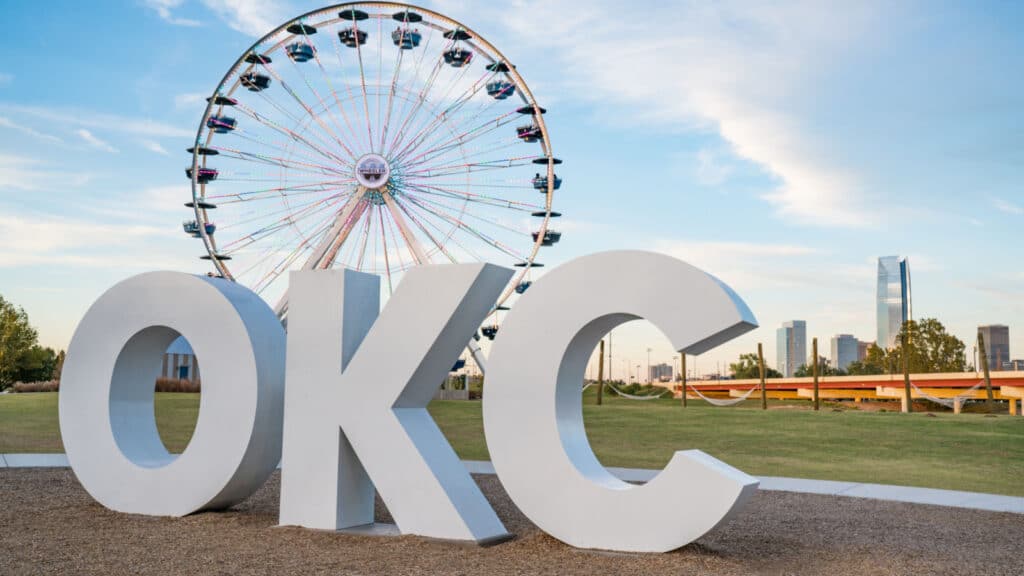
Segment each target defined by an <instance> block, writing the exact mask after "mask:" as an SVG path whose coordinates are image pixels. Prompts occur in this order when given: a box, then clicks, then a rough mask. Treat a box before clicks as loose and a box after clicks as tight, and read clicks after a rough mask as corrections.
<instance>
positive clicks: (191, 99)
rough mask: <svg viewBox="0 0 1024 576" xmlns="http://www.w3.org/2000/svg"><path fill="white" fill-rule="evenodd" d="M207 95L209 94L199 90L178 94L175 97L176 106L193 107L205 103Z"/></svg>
mask: <svg viewBox="0 0 1024 576" xmlns="http://www.w3.org/2000/svg"><path fill="white" fill-rule="evenodd" d="M207 96H208V94H201V93H199V92H188V93H185V94H178V95H177V96H175V97H174V107H175V108H176V109H178V110H182V109H185V108H193V107H196V106H198V105H200V104H202V103H204V102H205V101H206V97H207Z"/></svg>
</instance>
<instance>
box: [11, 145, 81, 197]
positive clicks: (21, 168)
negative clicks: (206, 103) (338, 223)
mask: <svg viewBox="0 0 1024 576" xmlns="http://www.w3.org/2000/svg"><path fill="white" fill-rule="evenodd" d="M93 177H94V175H93V174H89V173H84V172H62V171H61V170H60V169H59V168H55V167H53V166H52V165H50V164H46V163H44V162H42V161H41V160H37V159H35V158H28V157H25V156H12V155H7V154H0V190H2V191H4V192H7V191H10V190H16V191H22V192H42V191H60V192H66V191H67V189H69V188H81V187H82V186H85V185H86V184H88V183H89V181H90V180H92V179H93Z"/></svg>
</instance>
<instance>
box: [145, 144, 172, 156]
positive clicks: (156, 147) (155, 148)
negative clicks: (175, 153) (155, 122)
mask: <svg viewBox="0 0 1024 576" xmlns="http://www.w3.org/2000/svg"><path fill="white" fill-rule="evenodd" d="M139 144H142V147H143V148H145V149H146V150H149V151H150V152H153V153H156V154H161V155H163V156H169V155H170V152H168V151H167V149H166V148H164V147H163V146H162V145H161V144H160V143H159V142H157V141H156V140H140V141H139Z"/></svg>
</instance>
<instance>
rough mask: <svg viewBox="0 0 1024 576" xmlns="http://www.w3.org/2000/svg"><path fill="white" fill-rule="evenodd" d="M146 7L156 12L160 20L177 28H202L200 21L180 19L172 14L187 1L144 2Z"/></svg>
mask: <svg viewBox="0 0 1024 576" xmlns="http://www.w3.org/2000/svg"><path fill="white" fill-rule="evenodd" d="M144 3H145V5H146V6H148V7H150V8H152V9H153V10H155V11H156V13H157V15H159V16H160V18H161V19H162V20H163V21H165V22H167V23H169V24H174V25H175V26H202V24H203V23H202V22H200V21H198V20H190V19H188V18H178V17H176V16H175V15H174V14H172V13H171V10H173V9H175V8H178V7H179V6H181V5H182V4H184V3H185V0H144Z"/></svg>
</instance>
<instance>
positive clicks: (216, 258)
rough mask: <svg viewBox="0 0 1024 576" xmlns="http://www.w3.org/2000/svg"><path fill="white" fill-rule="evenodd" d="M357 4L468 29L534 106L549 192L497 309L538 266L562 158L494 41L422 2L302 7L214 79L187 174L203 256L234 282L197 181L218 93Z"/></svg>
mask: <svg viewBox="0 0 1024 576" xmlns="http://www.w3.org/2000/svg"><path fill="white" fill-rule="evenodd" d="M357 7H366V8H376V9H380V10H381V11H383V10H387V9H397V10H398V12H399V13H400V12H401V11H403V10H404V11H406V13H407V14H408V13H410V12H415V13H418V14H420V15H425V16H428V17H429V19H430V21H431V22H428V21H427V20H426V19H424V20H423V22H422V24H423V25H425V26H433V27H434V28H435V29H436V30H444V29H443V28H440V27H438V26H437V25H436V23H440V24H444V25H448V26H450V28H449V29H448V30H446V31H445V33H446V35H447V33H450V32H453V31H464V32H463V33H464V34H466V35H467V37H468V40H467V44H469V45H470V46H472V47H474V48H476V49H477V51H478V53H479V54H481V55H482V56H483V57H484V58H485V59H487V60H488V61H489V62H490V64H491V65H494V66H495V67H497V68H499V69H500V70H501V71H502V72H503V73H504V74H507V75H508V76H509V77H510V78H511V79H512V80H513V82H514V84H515V88H516V89H517V91H518V93H519V94H518V96H519V98H520V99H521V100H522V101H523V103H524V106H523V108H521V109H520V110H519V111H520V113H522V110H525V109H532V111H533V114H532V118H533V120H534V122H535V124H536V125H537V127H538V128H539V130H540V134H541V138H540V139H539V142H540V144H541V152H542V153H541V154H540V155H538V156H536V158H534V162H535V163H537V164H541V163H542V162H541V161H543V164H545V165H546V180H547V188H548V189H547V191H546V193H545V195H544V196H545V197H544V206H543V213H544V216H543V218H542V219H541V220H540V226H539V234H535V238H534V241H533V243H532V245H531V248H530V250H529V251H528V253H526V254H525V258H523V260H522V261H520V262H515V263H514V264H515V265H516V266H517V267H522V271H518V272H517V273H516V274H514V276H513V280H512V281H511V282H510V283H509V285H508V286H507V287H506V289H505V290H504V291H503V292H502V294H501V296H500V297H499V299H498V301H497V303H496V305H495V308H496V309H498V308H500V307H502V304H503V303H505V302H506V301H507V300H508V299H509V297H510V296H512V294H513V293H514V292H515V287H516V286H517V285H518V284H519V283H520V282H522V280H523V279H524V278H526V277H527V275H528V274H529V272H530V270H531V269H532V268H534V267H537V266H540V264H539V263H536V260H537V257H538V254H539V251H540V248H541V247H542V246H544V245H545V244H544V243H543V238H544V236H545V234H546V232H547V231H548V230H549V226H550V219H551V218H552V215H553V214H557V213H555V212H553V211H552V203H553V197H554V191H555V188H556V185H555V179H556V176H555V174H554V165H555V164H556V163H559V162H560V161H558V160H557V159H556V158H555V157H554V155H553V152H552V146H551V140H550V133H549V132H548V129H547V125H546V122H545V120H544V114H543V113H544V111H545V110H544V109H543V108H542V107H540V106H539V104H538V103H537V102H536V98H535V97H534V95H533V93H532V91H531V90H530V89H529V86H528V85H527V83H526V81H525V79H524V78H523V77H522V75H521V74H520V73H519V72H518V70H517V69H516V68H515V66H513V65H511V64H510V62H509V60H508V58H507V57H506V56H505V55H504V54H503V53H502V52H501V51H500V50H499V49H498V48H497V47H496V46H494V44H492V43H491V42H490V41H488V40H487V39H486V38H485V37H483V36H482V35H480V34H478V33H477V32H476V31H474V30H473V29H472V28H470V27H468V26H466V25H465V24H464V23H462V22H461V21H459V20H456V19H454V18H451V17H449V16H447V15H444V14H441V13H439V12H437V11H434V10H430V9H427V8H423V7H421V6H417V5H413V4H406V3H396V2H344V3H338V4H333V5H330V6H326V7H322V8H318V9H315V10H311V11H308V12H306V13H304V14H301V15H299V16H296V17H293V18H290V19H289V20H287V21H285V22H284V23H282V24H280V25H278V26H277V27H275V28H274V29H272V30H271V31H269V32H268V33H267V34H265V35H263V36H262V37H260V38H259V39H258V40H256V41H255V42H254V43H253V44H252V45H250V46H249V47H248V48H247V49H246V50H245V51H243V53H242V54H241V56H239V57H238V59H237V60H236V61H235V62H234V63H233V64H232V65H231V66H230V67H229V68H228V71H227V72H226V73H225V74H224V76H223V77H222V78H221V80H220V82H219V83H218V84H217V86H216V88H215V90H214V92H213V93H212V94H211V96H210V98H208V103H207V106H206V108H205V110H204V112H203V115H202V117H201V120H200V124H199V127H198V129H197V131H196V137H195V139H194V145H193V147H192V148H191V151H192V164H191V169H192V175H191V185H192V202H191V203H190V204H191V205H192V208H193V212H194V215H195V219H196V222H197V223H199V224H200V225H199V230H198V232H199V237H200V238H201V239H202V241H203V244H204V247H205V249H206V252H207V254H206V255H205V256H204V258H205V259H209V260H210V261H211V262H212V263H213V265H214V267H215V268H216V270H217V271H218V273H219V274H220V275H221V276H223V277H225V278H227V279H230V280H232V281H237V279H236V278H235V275H234V274H233V273H232V272H231V269H230V267H229V266H228V265H227V264H225V261H226V260H228V259H229V258H226V257H223V256H222V255H221V254H220V253H219V252H218V246H217V240H216V239H215V238H214V236H213V235H212V233H208V232H207V228H206V224H207V223H210V222H211V220H210V214H209V213H208V208H206V207H205V206H206V205H207V204H208V202H207V201H206V200H207V194H206V184H205V183H200V182H199V169H200V168H202V167H205V162H206V157H205V156H204V155H202V154H200V150H201V149H202V147H203V146H208V145H209V144H210V143H211V142H212V137H213V134H214V133H215V132H214V131H213V130H206V128H207V122H208V121H209V119H210V118H211V115H212V114H213V112H214V110H217V109H223V107H224V104H223V103H221V104H218V101H219V100H220V99H221V98H224V97H226V98H229V99H230V98H231V97H232V95H233V94H234V93H235V92H236V91H237V90H238V89H239V87H240V86H241V78H242V76H243V74H244V73H245V71H252V70H253V69H254V67H255V66H256V65H257V62H247V58H250V57H251V55H252V54H254V53H257V51H262V50H261V47H264V46H269V47H270V49H268V50H266V51H265V54H266V55H270V54H273V53H277V52H278V51H280V50H281V49H282V47H283V46H284V45H285V44H286V43H287V42H289V41H290V40H293V39H294V38H297V37H301V36H300V35H297V34H291V35H290V36H285V35H283V34H282V32H290V30H288V29H289V27H293V26H296V25H301V26H305V22H306V21H307V20H309V19H311V18H315V17H317V16H319V15H326V14H327V13H328V12H337V13H338V16H341V14H343V13H345V11H346V10H348V11H352V10H355V9H356V8H357ZM371 17H375V18H377V19H378V25H379V26H382V25H383V24H382V22H383V21H384V20H385V15H384V14H383V13H382V12H380V13H377V14H373V15H371ZM395 19H397V16H395ZM341 20H344V18H340V17H335V18H328V19H326V20H323V21H318V22H316V23H315V25H316V26H328V25H334V24H337V23H338V22H340V21H341ZM353 23H354V24H356V25H357V22H356V21H355V20H353ZM406 23H408V19H407V20H406ZM305 34H306V32H305V30H304V31H303V35H305ZM278 35H281V39H280V40H278V41H276V42H270V41H271V40H272V39H274V38H275V37H277V36H278ZM453 35H454V34H453ZM357 47H358V46H357ZM360 62H361V55H360ZM245 64H249V66H248V67H246V66H245ZM489 69H490V68H489ZM360 77H361V78H362V80H363V82H364V98H365V97H366V93H365V80H366V76H365V73H364V72H363V71H362V65H361V66H360ZM228 86H229V87H230V88H229V89H225V88H226V87H228ZM378 96H379V94H378ZM312 116H313V115H312V113H310V120H312ZM304 120H305V119H304ZM369 120H370V119H369V118H367V121H368V122H369ZM204 133H205V136H206V141H205V142H204V138H203V137H204ZM372 138H373V137H372V131H371V146H372ZM533 214H534V215H539V214H540V211H534V212H533ZM453 230H454V229H453ZM452 233H454V232H452ZM413 265H416V264H413ZM410 267H411V266H410ZM407 269H408V268H402V269H401V270H407ZM389 273H390V269H389Z"/></svg>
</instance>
